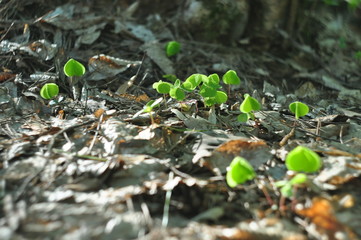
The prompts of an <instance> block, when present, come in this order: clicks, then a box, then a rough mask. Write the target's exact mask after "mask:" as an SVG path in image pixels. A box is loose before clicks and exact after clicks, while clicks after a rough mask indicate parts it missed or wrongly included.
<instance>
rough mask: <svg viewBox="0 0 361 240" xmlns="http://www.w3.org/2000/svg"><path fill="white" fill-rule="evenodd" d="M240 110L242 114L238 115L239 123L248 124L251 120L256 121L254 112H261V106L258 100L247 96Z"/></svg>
mask: <svg viewBox="0 0 361 240" xmlns="http://www.w3.org/2000/svg"><path fill="white" fill-rule="evenodd" d="M239 110H240V111H241V112H242V113H241V114H240V115H238V117H237V120H238V121H239V122H247V121H248V120H249V119H252V120H254V119H255V117H254V111H258V110H261V104H260V103H259V102H258V100H257V99H255V98H253V97H251V96H250V95H249V94H245V95H244V100H243V102H242V103H241V106H240V107H239Z"/></svg>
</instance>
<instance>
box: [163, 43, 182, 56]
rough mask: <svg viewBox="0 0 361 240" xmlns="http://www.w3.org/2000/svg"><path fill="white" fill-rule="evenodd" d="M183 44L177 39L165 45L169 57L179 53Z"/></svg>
mask: <svg viewBox="0 0 361 240" xmlns="http://www.w3.org/2000/svg"><path fill="white" fill-rule="evenodd" d="M180 49H181V45H180V43H179V42H177V41H170V42H168V43H167V44H166V45H165V53H166V54H167V57H171V56H174V55H176V54H177V53H179V51H180Z"/></svg>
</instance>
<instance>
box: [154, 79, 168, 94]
mask: <svg viewBox="0 0 361 240" xmlns="http://www.w3.org/2000/svg"><path fill="white" fill-rule="evenodd" d="M172 86H173V85H172V84H170V83H168V82H163V81H158V82H155V83H153V88H154V89H156V90H157V92H158V93H160V94H167V93H169V91H170V89H171V87H172Z"/></svg>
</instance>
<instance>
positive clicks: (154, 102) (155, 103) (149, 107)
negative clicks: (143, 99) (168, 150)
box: [133, 98, 163, 125]
mask: <svg viewBox="0 0 361 240" xmlns="http://www.w3.org/2000/svg"><path fill="white" fill-rule="evenodd" d="M162 101H163V98H158V99H156V100H150V101H149V102H147V103H146V104H145V105H144V107H143V109H142V110H140V111H138V112H137V113H136V114H134V116H133V118H136V117H138V116H139V115H140V114H142V113H149V117H150V121H151V123H152V125H154V118H153V115H152V111H153V109H154V108H156V107H159V104H160V103H161V102H162Z"/></svg>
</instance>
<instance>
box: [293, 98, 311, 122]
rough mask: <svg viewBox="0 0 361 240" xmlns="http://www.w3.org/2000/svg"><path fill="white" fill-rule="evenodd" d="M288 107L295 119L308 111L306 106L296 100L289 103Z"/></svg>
mask: <svg viewBox="0 0 361 240" xmlns="http://www.w3.org/2000/svg"><path fill="white" fill-rule="evenodd" d="M289 109H290V111H291V112H292V113H294V114H295V117H296V119H299V118H300V117H303V116H305V115H307V113H308V112H309V108H308V106H307V105H306V104H304V103H301V102H298V101H296V102H293V103H291V104H290V105H289Z"/></svg>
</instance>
